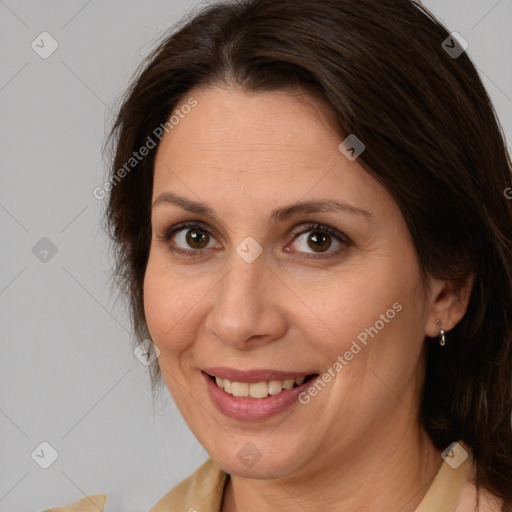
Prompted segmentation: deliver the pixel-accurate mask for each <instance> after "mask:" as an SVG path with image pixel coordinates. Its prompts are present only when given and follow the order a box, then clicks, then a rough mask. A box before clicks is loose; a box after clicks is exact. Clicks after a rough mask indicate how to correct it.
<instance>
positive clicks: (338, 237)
mask: <svg viewBox="0 0 512 512" xmlns="http://www.w3.org/2000/svg"><path fill="white" fill-rule="evenodd" d="M300 229H301V230H300V231H298V232H297V231H295V233H293V234H294V235H295V237H294V240H293V243H295V244H296V245H298V252H305V253H306V254H310V255H311V254H313V255H312V256H307V257H308V258H325V257H330V256H333V255H335V254H338V253H339V252H341V251H343V250H344V249H345V248H347V247H349V246H350V245H351V244H352V241H351V240H350V239H349V238H348V237H347V236H346V235H344V234H343V233H341V232H340V231H338V230H337V229H333V228H330V227H329V226H324V225H321V224H309V225H306V226H301V228H300ZM333 241H334V244H335V245H334V247H335V250H332V251H328V250H329V249H331V247H332V246H333ZM307 249H312V251H313V252H312V253H311V252H307ZM286 250H287V249H286ZM287 252H289V251H288V250H287ZM315 253H316V254H315ZM324 253H325V254H326V255H325V256H324Z"/></svg>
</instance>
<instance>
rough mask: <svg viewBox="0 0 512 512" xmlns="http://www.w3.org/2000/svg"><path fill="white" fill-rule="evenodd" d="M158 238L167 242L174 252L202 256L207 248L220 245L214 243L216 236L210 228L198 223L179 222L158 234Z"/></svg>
mask: <svg viewBox="0 0 512 512" xmlns="http://www.w3.org/2000/svg"><path fill="white" fill-rule="evenodd" d="M157 239H158V240H160V241H162V242H165V243H167V244H168V245H169V249H170V250H171V251H172V252H177V253H182V254H185V255H187V256H200V254H199V253H200V252H201V251H204V250H205V249H211V248H212V247H213V248H215V247H216V248H219V247H220V246H219V245H218V244H217V245H215V244H213V241H214V240H215V238H213V236H211V234H210V232H209V231H208V229H207V228H206V227H204V226H202V225H201V224H198V223H189V224H179V225H177V226H174V227H172V228H170V229H168V230H166V231H165V232H164V233H162V234H159V235H157Z"/></svg>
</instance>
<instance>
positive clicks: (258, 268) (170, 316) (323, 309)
mask: <svg viewBox="0 0 512 512" xmlns="http://www.w3.org/2000/svg"><path fill="white" fill-rule="evenodd" d="M190 96H193V97H194V98H196V100H197V106H196V107H195V108H193V109H192V110H191V112H190V113H189V114H187V115H186V116H185V117H184V119H182V120H181V121H180V122H179V124H178V125H176V126H175V127H174V129H173V130H171V131H170V132H169V133H168V134H166V135H165V136H164V137H163V139H162V141H161V143H160V146H159V148H158V152H157V156H156V161H155V177H154V190H153V200H156V199H157V198H158V197H159V196H160V195H161V194H162V193H165V192H172V193H174V194H177V195H180V196H183V197H186V198H188V199H191V200H194V201H199V202H202V203H206V204H207V205H208V206H209V207H210V208H212V209H213V210H214V211H215V212H216V213H217V215H218V216H219V218H220V220H217V219H214V218H212V217H209V216H206V215H204V214H196V213H190V212H186V211H184V210H181V209H180V208H179V207H177V206H175V205H172V204H170V203H165V202H160V204H158V205H157V206H155V207H154V208H153V210H152V229H153V238H152V242H151V249H150V255H149V261H148V264H147V269H146V274H145V281H144V301H145V312H146V319H147V323H148V327H149V330H150V333H151V335H152V339H153V341H154V343H155V344H156V345H157V346H158V348H159V349H160V355H159V364H160V367H161V370H162V375H163V378H164V380H165V383H166V385H167V387H168V389H169V391H170V393H171V394H172V396H173V398H174V400H175V402H176V404H177V406H178V408H179V410H180V411H181V413H182V415H183V417H184V419H185V421H186V422H187V424H188V425H189V427H190V429H191V430H192V432H193V433H194V435H195V436H196V437H197V439H198V440H199V441H200V443H201V444H202V445H203V446H204V448H205V449H206V451H207V452H208V453H209V454H210V456H211V457H212V459H213V460H214V461H215V462H216V463H217V464H218V465H219V466H220V467H221V468H222V469H223V470H224V471H226V472H227V473H229V474H230V475H231V479H230V481H229V485H228V487H227V492H226V495H225V499H224V502H223V505H222V510H223V512H232V511H235V510H239V511H242V510H243V511H244V512H252V511H261V510H275V509H279V510H281V511H292V510H293V511H297V510H308V512H314V511H320V510H321V511H334V510H337V511H339V510H365V509H368V510H382V511H393V512H396V511H397V510H402V511H404V512H406V511H409V510H410V511H412V510H414V509H415V508H416V507H417V505H418V504H419V503H420V501H421V499H422V498H423V496H424V494H425V493H426V491H427V489H428V487H429V485H430V483H431V482H432V479H433V478H434V476H435V474H436V473H437V471H438V469H439V467H440V465H441V463H442V458H441V455H440V451H438V450H436V449H435V448H434V446H433V445H432V443H431V442H430V440H429V438H428V436H427V434H426V433H425V432H424V431H423V430H422V429H421V428H420V426H419V422H418V408H419V397H420V393H421V389H422V383H423V379H424V347H425V343H426V342H425V336H426V335H427V336H430V337H436V336H437V334H438V332H439V327H438V326H437V325H436V320H438V319H439V320H440V322H441V324H440V325H441V326H442V327H443V328H444V329H445V330H446V331H447V332H448V331H449V330H450V329H451V328H452V327H453V326H454V325H455V324H456V323H457V322H459V321H460V319H461V318H462V317H463V315H464V313H465V310H466V307H467V303H468V300H469V294H470V291H471V284H472V283H471V281H470V280H469V281H468V282H467V283H466V285H464V286H461V287H459V288H453V287H452V286H451V285H448V283H446V282H444V281H441V280H436V279H433V278H431V279H430V281H429V283H428V289H427V290H423V289H422V286H421V279H420V267H419V263H418V259H417V255H416V252H415V249H414V246H413V241H412V238H411V236H410V233H409V231H408V229H407V226H406V224H405V221H404V219H403V217H402V214H401V212H400V210H399V208H398V206H397V204H396V203H395V201H394V200H393V198H392V197H391V196H390V194H389V193H388V192H387V191H386V189H385V188H384V187H383V186H382V185H380V183H379V182H378V181H377V180H376V179H375V178H373V177H372V176H371V175H370V174H369V173H367V172H366V171H365V170H364V169H363V167H361V166H360V165H359V163H358V162H357V160H355V161H349V160H348V159H347V158H346V157H345V156H344V155H343V154H342V153H341V152H340V151H339V149H338V145H339V144H340V142H341V141H342V140H343V139H344V137H341V136H340V135H339V134H338V133H336V131H335V130H334V129H333V128H332V126H333V125H332V123H331V122H330V121H331V119H330V112H329V109H328V108H327V107H326V106H325V105H323V104H322V103H321V102H319V101H318V100H316V99H313V98H311V97H309V96H307V95H304V94H299V93H298V92H292V91H286V92H285V91H281V92H264V93H261V92H259V93H255V94H250V93H247V92H244V91H243V90H241V89H239V88H236V87H234V86H228V85H226V86H223V87H214V88H209V89H199V90H195V91H191V92H190V94H189V95H188V97H190ZM185 101H186V99H185ZM363 142H364V141H363ZM325 198H334V199H337V200H339V201H345V202H348V203H350V204H351V205H354V206H356V207H358V208H362V209H365V210H366V211H368V212H369V213H370V214H371V215H372V218H371V219H368V218H366V217H365V216H364V215H357V214H351V213H346V212H341V213H340V212H319V213H310V214H301V215H297V216H295V217H292V218H290V219H287V220H284V221H282V222H280V223H278V224H276V225H275V226H271V225H270V222H269V218H270V211H271V210H272V209H274V208H278V207H281V206H283V205H288V204H290V203H294V202H297V201H304V200H314V199H325ZM185 221H199V222H202V223H203V224H205V229H207V235H208V234H209V235H210V238H209V240H207V241H206V242H205V243H204V244H203V245H202V246H201V245H192V246H191V245H190V244H189V243H187V239H186V237H185V235H186V234H187V233H188V234H190V228H185V229H183V230H182V231H181V232H179V233H177V234H175V235H174V237H173V238H172V239H171V240H167V241H163V240H161V235H162V234H163V233H165V231H166V230H167V229H168V228H169V227H171V226H175V225H177V224H178V223H180V222H185ZM309 222H314V223H318V224H321V225H325V226H329V227H332V228H334V229H336V230H338V231H340V232H341V233H343V234H345V235H346V236H348V237H349V238H350V240H351V241H352V243H350V244H348V245H343V244H340V243H338V242H337V241H336V239H335V238H334V237H331V238H328V240H330V241H331V246H330V247H327V245H328V244H327V245H325V244H324V245H322V244H320V248H318V247H316V246H315V245H314V243H312V242H311V238H312V236H314V234H315V230H314V229H313V230H312V229H309V230H308V227H307V226H306V224H307V223H309ZM301 226H304V227H303V228H301ZM295 227H298V228H300V229H298V230H297V231H298V233H303V234H301V235H300V236H297V237H296V238H295V239H294V235H291V234H290V233H291V232H292V230H293V229H294V228H295ZM192 231H193V229H192ZM159 235H160V236H159ZM248 236H251V237H253V238H254V239H255V240H256V241H257V242H258V243H259V244H260V246H261V247H262V248H263V252H262V254H261V255H260V256H259V257H258V258H257V259H256V260H255V261H254V262H253V263H250V264H248V263H247V262H246V261H244V260H243V259H242V258H241V257H240V256H239V255H238V254H237V252H236V248H237V246H238V245H239V244H240V243H241V242H242V241H243V240H244V239H245V238H246V237H248ZM308 240H309V243H308ZM171 247H175V248H181V249H183V250H189V251H193V250H194V249H195V251H196V253H200V254H199V257H196V258H190V257H187V256H184V255H182V254H177V253H173V252H172V251H171V250H170V248H171ZM201 247H206V248H201ZM340 248H341V250H340V252H337V250H338V249H340ZM201 251H202V252H201ZM315 255H324V256H326V257H325V258H323V259H312V258H311V256H315ZM395 302H399V303H400V304H401V305H402V307H403V309H402V310H401V311H400V312H399V313H397V314H396V316H395V317H394V318H393V319H392V320H390V321H389V322H388V323H386V324H385V327H384V328H382V329H381V330H380V331H379V333H378V335H376V336H375V337H374V338H373V339H371V340H370V342H369V343H368V345H367V346H365V347H364V348H363V349H362V350H361V351H360V352H359V353H358V354H357V355H356V356H355V357H354V358H353V359H352V360H351V361H350V362H349V364H348V365H347V366H345V367H344V369H343V371H341V372H339V373H338V374H337V375H336V377H335V378H334V379H332V381H331V382H329V383H328V384H327V385H326V387H325V388H324V389H323V390H321V392H320V393H318V395H317V396H316V397H314V398H312V399H311V401H310V403H308V404H307V405H301V404H299V403H295V404H293V405H292V406H291V407H290V408H288V409H287V410H286V411H284V412H283V413H280V414H278V415H277V416H274V417H271V418H269V419H266V420H261V421H257V422H251V421H242V420H237V419H233V418H229V417H226V416H224V415H223V414H222V413H221V412H220V411H219V410H217V408H216V407H215V406H214V404H213V403H212V402H211V400H210V398H209V396H208V393H207V390H206V386H205V382H204V380H203V377H202V375H201V368H205V367H208V366H228V367H234V368H238V369H253V368H264V369H265V368H270V369H276V370H285V371H297V373H318V374H322V373H323V372H325V371H327V369H328V368H330V367H332V365H333V363H334V362H335V361H336V359H337V357H338V356H339V355H343V354H344V353H345V352H346V351H347V350H348V349H349V348H350V346H351V343H352V341H353V340H355V339H356V338H357V336H358V334H359V333H361V332H362V331H363V330H364V329H365V328H368V327H370V326H374V325H375V323H376V321H377V320H379V318H381V316H380V315H382V314H384V313H386V311H387V310H388V309H389V308H391V307H392V305H393V304H394V303H395ZM447 335H448V340H449V332H448V334H447ZM448 342H449V341H448ZM247 442H251V443H252V444H254V445H255V446H256V447H257V448H258V449H259V450H260V452H261V454H262V457H261V459H260V460H259V461H258V463H257V464H255V465H254V466H253V467H252V468H247V467H246V466H245V465H244V464H243V463H242V462H241V460H239V458H238V457H237V452H238V451H239V450H240V449H241V448H242V447H243V446H244V445H245V444H246V443H247ZM301 507H303V508H301Z"/></svg>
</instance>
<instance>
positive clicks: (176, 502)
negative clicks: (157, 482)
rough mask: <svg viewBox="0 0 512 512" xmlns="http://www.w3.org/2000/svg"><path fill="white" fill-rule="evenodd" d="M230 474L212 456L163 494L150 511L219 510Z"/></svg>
mask: <svg viewBox="0 0 512 512" xmlns="http://www.w3.org/2000/svg"><path fill="white" fill-rule="evenodd" d="M228 478H229V475H228V474H227V473H225V472H224V471H222V470H221V469H220V468H219V467H218V466H217V465H216V464H215V462H213V460H212V459H211V458H210V459H208V460H207V461H206V462H204V463H203V464H202V465H201V466H200V467H199V468H198V469H197V470H196V471H195V472H194V473H192V474H191V475H190V476H188V477H187V478H185V479H184V480H183V481H182V482H181V483H179V484H178V485H177V486H176V487H174V488H173V489H172V490H170V491H169V492H168V493H167V494H166V495H165V496H163V497H162V498H161V499H160V500H159V501H158V502H157V503H156V504H155V505H154V506H153V507H152V508H151V510H150V511H149V512H168V511H169V510H183V511H184V512H186V511H191V512H192V511H194V510H200V511H201V512H219V511H220V507H221V503H222V498H223V496H224V491H225V488H226V484H227V481H228Z"/></svg>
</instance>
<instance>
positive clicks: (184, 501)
mask: <svg viewBox="0 0 512 512" xmlns="http://www.w3.org/2000/svg"><path fill="white" fill-rule="evenodd" d="M458 444H459V445H460V446H461V447H462V448H463V449H464V450H465V451H466V452H467V457H466V458H465V459H464V460H462V458H463V457H462V458H461V456H460V452H459V453H458V454H455V455H456V456H455V455H453V452H452V457H450V455H451V454H450V453H448V454H447V456H446V457H445V459H444V462H443V464H442V465H441V467H440V468H439V471H438V472H437V474H436V476H435V478H434V480H433V482H432V484H431V485H430V487H429V489H428V491H427V493H426V494H425V496H424V497H423V500H422V501H421V503H420V504H419V506H418V507H417V508H416V512H432V511H435V512H453V511H454V510H455V508H456V507H457V503H458V501H459V498H460V495H461V492H462V489H463V487H464V484H465V482H466V479H467V476H468V473H469V470H470V468H471V465H472V463H473V452H472V451H471V448H469V446H467V445H466V444H464V443H463V442H462V441H459V442H458ZM228 481H229V474H227V473H225V472H224V471H222V470H221V469H220V468H219V467H218V466H217V465H216V464H215V462H214V461H213V460H212V459H211V458H209V459H208V460H207V461H206V462H204V463H203V464H202V465H201V466H200V467H199V468H198V469H197V470H196V471H195V472H194V473H192V474H191V475H190V476H189V477H187V478H186V479H185V480H183V481H182V482H181V483H180V484H178V485H177V486H176V487H174V488H173V489H172V490H170V491H169V492H168V493H167V494H165V495H164V496H163V497H162V498H161V499H160V500H159V501H158V502H157V503H156V504H155V505H154V506H153V507H152V508H151V509H150V511H149V512H176V511H180V512H220V508H221V505H222V499H223V497H224V492H225V490H226V486H227V483H228ZM106 499H107V495H105V494H95V495H91V496H86V497H85V498H82V499H80V500H78V501H77V502H75V503H73V504H71V505H68V506H65V507H58V508H50V509H46V510H44V511H43V512H103V508H104V506H105V501H106Z"/></svg>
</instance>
